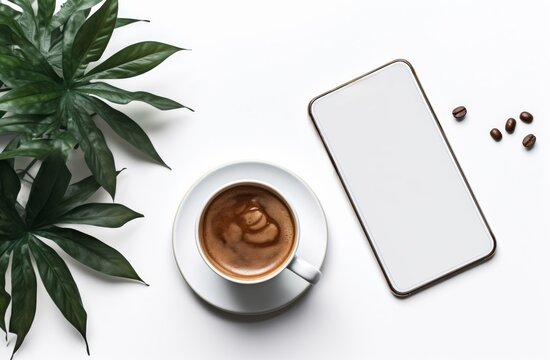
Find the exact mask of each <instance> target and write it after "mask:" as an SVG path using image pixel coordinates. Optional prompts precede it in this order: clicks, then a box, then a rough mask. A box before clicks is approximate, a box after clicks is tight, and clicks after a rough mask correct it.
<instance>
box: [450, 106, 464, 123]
mask: <svg viewBox="0 0 550 360" xmlns="http://www.w3.org/2000/svg"><path fill="white" fill-rule="evenodd" d="M466 113H467V111H466V108H465V107H464V106H459V107H457V108H455V109H454V110H453V116H454V117H455V119H457V120H462V119H464V116H466Z"/></svg>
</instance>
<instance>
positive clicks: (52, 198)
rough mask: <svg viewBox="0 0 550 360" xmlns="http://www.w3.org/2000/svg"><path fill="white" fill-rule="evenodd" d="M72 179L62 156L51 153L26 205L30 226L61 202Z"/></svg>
mask: <svg viewBox="0 0 550 360" xmlns="http://www.w3.org/2000/svg"><path fill="white" fill-rule="evenodd" d="M70 181H71V173H70V172H69V169H67V166H66V165H65V161H64V160H63V158H62V157H61V156H56V155H51V156H49V157H47V158H46V159H45V160H44V162H42V165H41V166H40V170H39V171H38V174H36V177H35V178H34V182H33V184H32V188H31V192H30V194H29V201H28V202H27V207H26V209H27V219H26V221H27V224H28V226H29V227H32V226H33V225H34V223H35V222H36V223H40V220H41V218H42V217H43V215H42V213H44V215H45V216H47V213H48V211H49V210H50V209H53V208H54V207H55V206H56V205H57V204H59V202H61V199H62V198H63V195H64V194H65V190H67V187H68V186H69V182H70Z"/></svg>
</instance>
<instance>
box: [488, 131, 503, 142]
mask: <svg viewBox="0 0 550 360" xmlns="http://www.w3.org/2000/svg"><path fill="white" fill-rule="evenodd" d="M489 134H491V137H492V138H493V140H495V141H500V140H502V133H501V132H500V130H499V129H497V128H494V129H492V130H491V132H490V133H489Z"/></svg>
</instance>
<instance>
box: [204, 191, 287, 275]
mask: <svg viewBox="0 0 550 360" xmlns="http://www.w3.org/2000/svg"><path fill="white" fill-rule="evenodd" d="M200 241H201V246H202V248H203V250H204V252H205V253H206V255H207V257H208V258H209V260H210V262H211V263H212V264H213V265H214V266H215V267H216V268H218V269H219V270H220V271H222V272H223V273H226V274H228V275H230V276H232V277H238V278H246V279H250V278H256V277H263V276H265V275H268V274H269V273H270V272H272V271H276V270H278V268H280V266H281V265H282V264H283V263H284V262H285V261H286V260H287V259H288V257H289V255H290V254H291V252H292V249H293V246H294V241H295V224H294V220H293V217H292V214H291V212H290V210H289V208H288V206H287V205H286V203H285V202H284V201H283V200H282V199H281V198H280V197H279V196H278V195H276V194H275V193H273V192H272V191H270V190H268V189H266V188H264V187H262V186H256V185H248V184H247V185H237V186H234V187H231V188H229V189H226V190H224V191H222V192H221V193H220V194H218V195H217V196H216V197H215V198H214V199H213V200H212V201H211V202H210V205H209V206H208V207H207V208H206V209H205V210H204V212H203V216H202V219H201V224H200Z"/></svg>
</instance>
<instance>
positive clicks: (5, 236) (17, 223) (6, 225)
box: [0, 194, 26, 241]
mask: <svg viewBox="0 0 550 360" xmlns="http://www.w3.org/2000/svg"><path fill="white" fill-rule="evenodd" d="M16 204H17V203H16ZM25 229H26V228H25V224H24V223H23V220H22V219H21V216H20V215H19V213H18V211H17V209H16V207H15V206H14V204H10V202H9V200H7V199H6V197H5V196H4V195H3V194H0V238H1V239H2V241H12V240H16V239H19V238H20V237H21V236H22V235H23V234H24V233H25Z"/></svg>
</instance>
